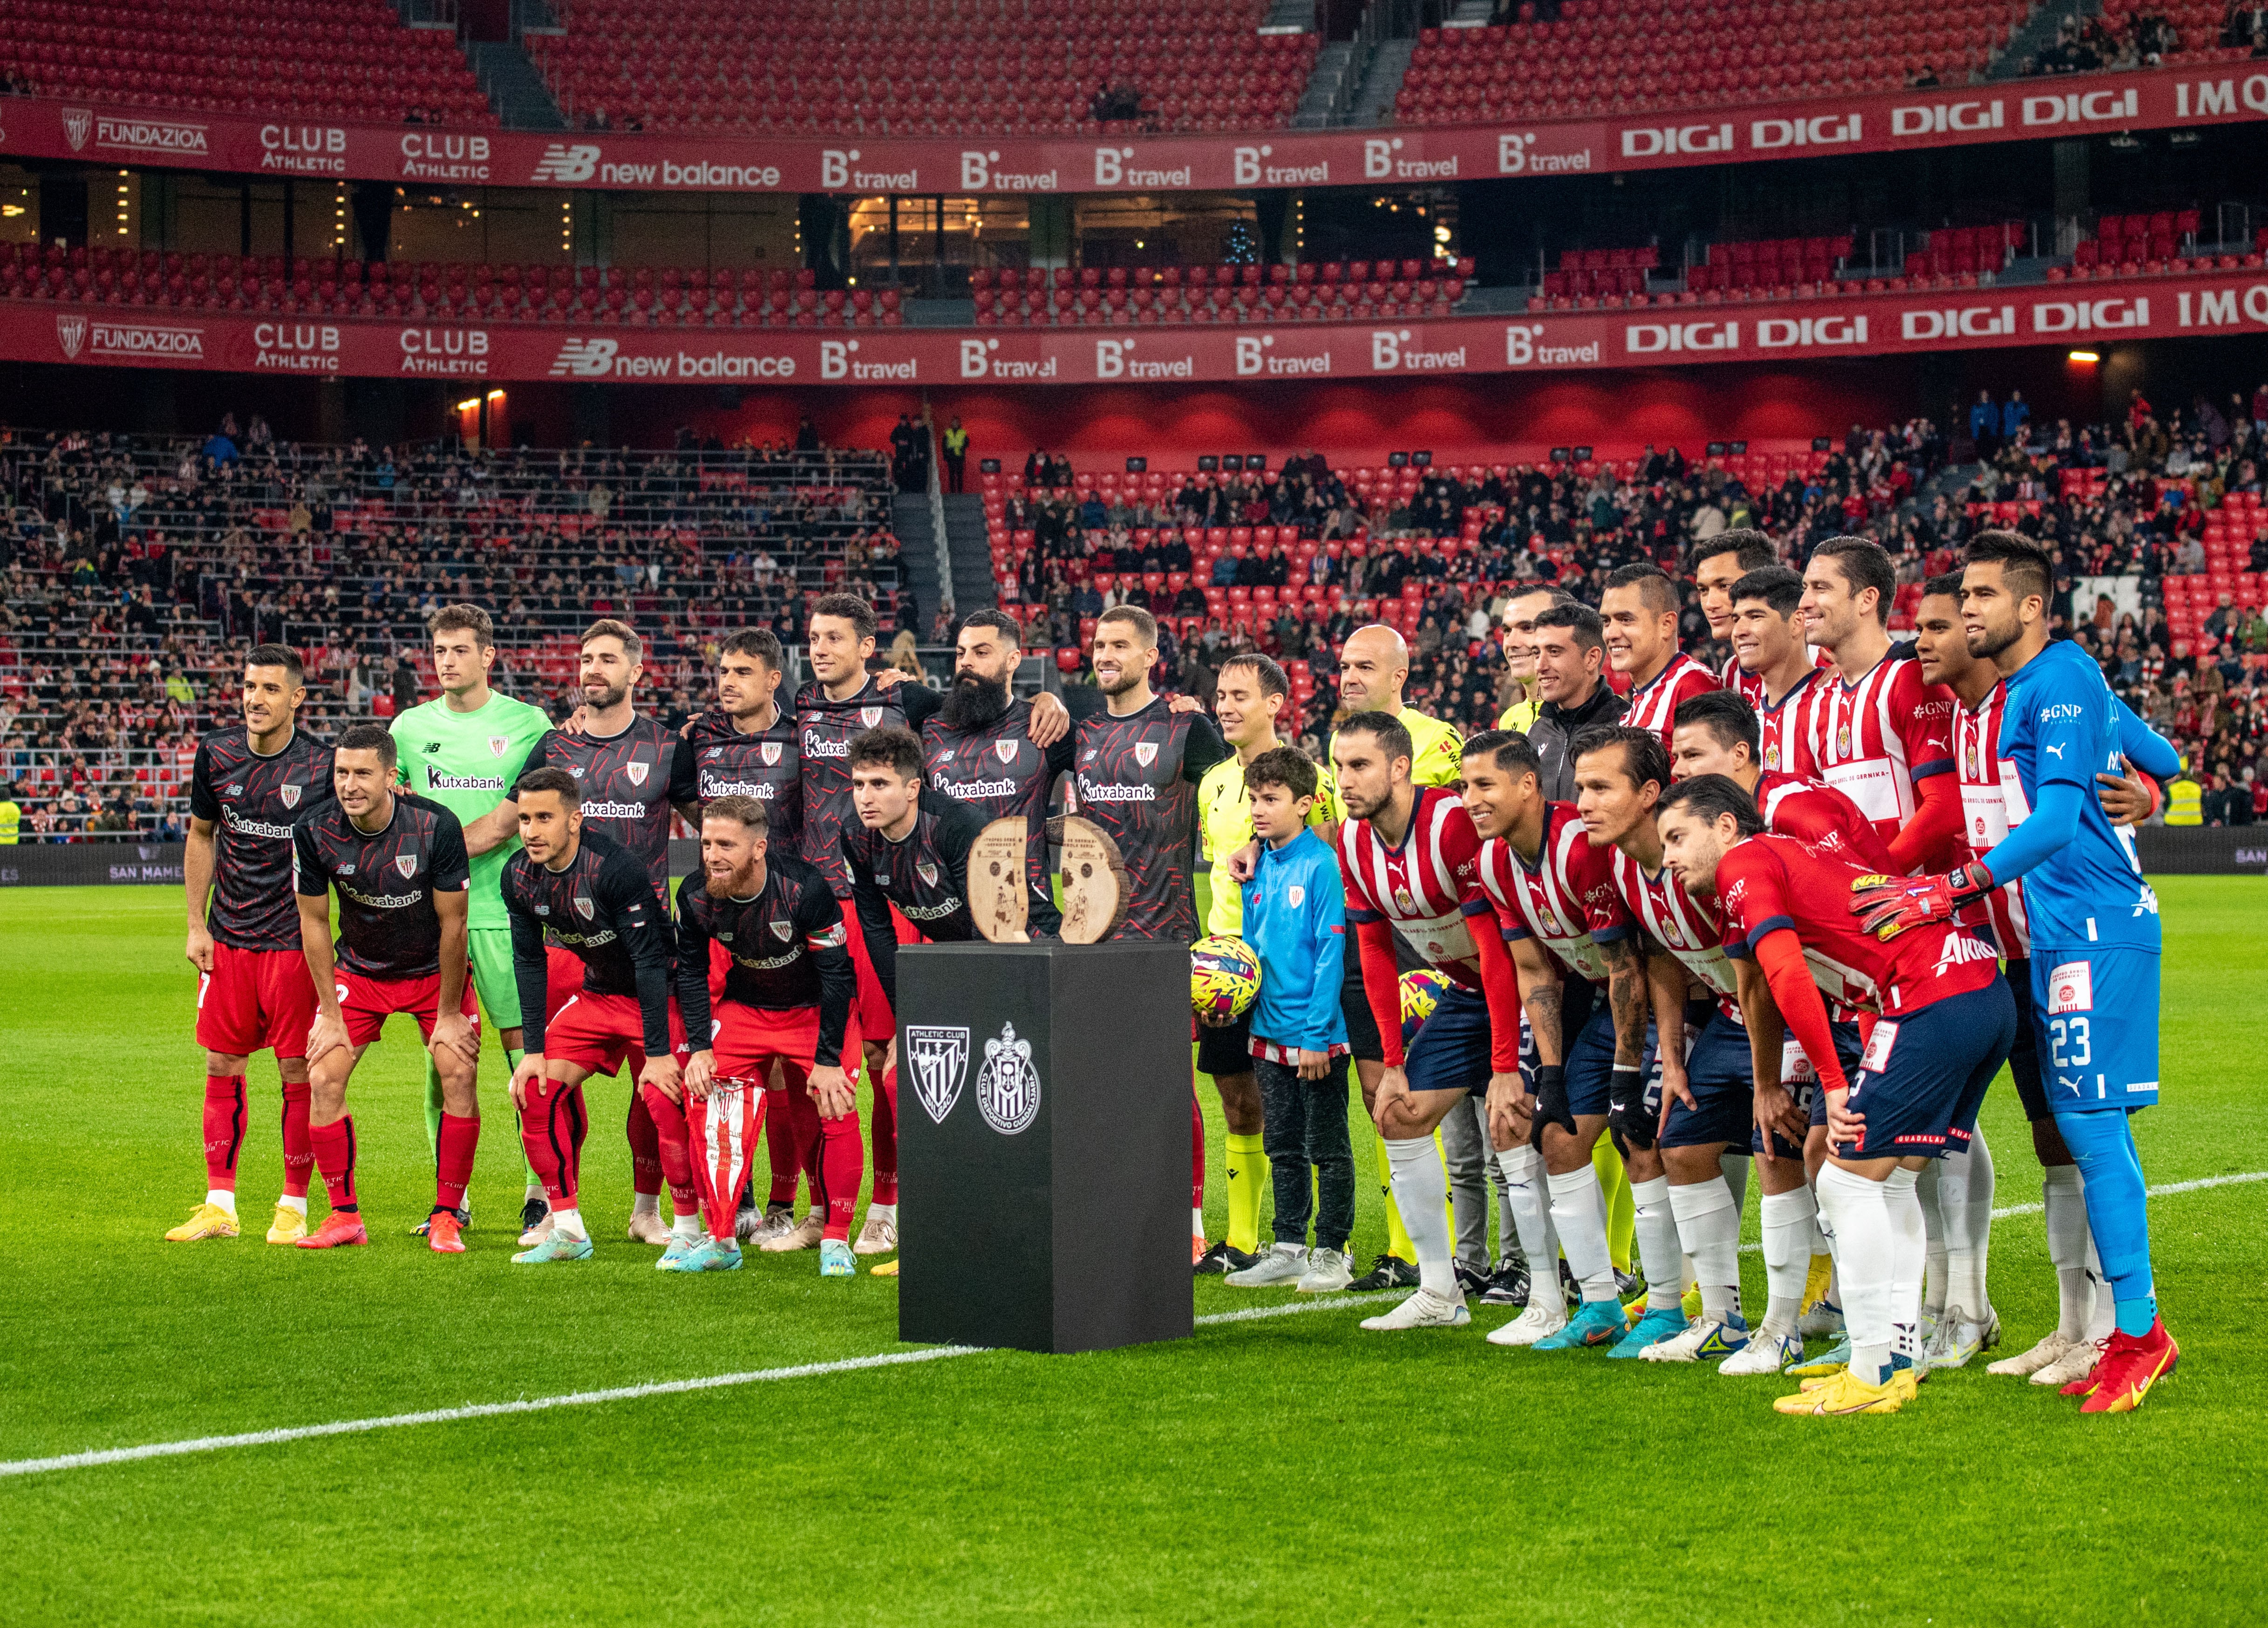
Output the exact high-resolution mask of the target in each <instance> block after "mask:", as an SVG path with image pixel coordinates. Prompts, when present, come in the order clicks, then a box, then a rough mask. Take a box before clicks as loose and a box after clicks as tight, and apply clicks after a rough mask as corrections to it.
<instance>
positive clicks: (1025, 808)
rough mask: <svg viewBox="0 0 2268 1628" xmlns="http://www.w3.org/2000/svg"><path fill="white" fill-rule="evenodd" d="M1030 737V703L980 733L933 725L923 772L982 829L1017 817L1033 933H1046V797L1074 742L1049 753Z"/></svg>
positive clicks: (1049, 906)
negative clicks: (1022, 837) (986, 824)
mask: <svg viewBox="0 0 2268 1628" xmlns="http://www.w3.org/2000/svg"><path fill="white" fill-rule="evenodd" d="M1031 732H1032V704H1031V703H1030V702H1028V701H1014V702H1011V703H1010V704H1009V706H1008V710H1007V711H1005V712H1004V713H1002V714H1001V715H1000V717H999V718H998V719H996V720H995V721H994V722H992V723H991V724H990V725H988V726H985V727H983V728H982V729H950V728H947V727H946V723H945V720H944V718H941V717H940V718H931V719H930V720H929V722H928V723H927V724H925V725H924V726H923V727H922V768H923V770H924V772H926V774H927V775H928V777H929V783H930V785H933V786H935V787H936V788H937V789H938V790H939V791H940V792H944V793H945V794H946V796H947V797H950V798H952V799H953V800H954V801H955V802H957V803H961V804H965V805H966V806H967V807H970V808H973V809H975V810H976V812H977V813H978V814H981V815H983V818H984V820H985V821H987V822H990V821H994V820H1005V819H1008V818H1010V817H1012V816H1013V815H1017V814H1021V815H1022V816H1023V819H1024V830H1025V833H1026V841H1025V851H1024V873H1025V876H1026V878H1027V880H1028V881H1029V882H1030V884H1031V895H1032V900H1031V910H1030V911H1029V917H1030V921H1031V924H1032V929H1033V931H1034V932H1035V933H1040V934H1052V933H1053V932H1055V931H1056V924H1057V920H1058V919H1059V917H1058V915H1057V910H1056V895H1055V888H1053V887H1052V886H1051V885H1050V884H1049V880H1048V832H1047V820H1048V796H1049V792H1051V791H1052V790H1053V789H1054V786H1055V782H1056V777H1057V775H1060V774H1067V773H1069V772H1070V770H1071V762H1072V757H1073V754H1074V751H1075V749H1076V748H1077V745H1078V741H1077V739H1076V737H1075V736H1074V735H1073V734H1072V733H1071V732H1068V731H1066V732H1065V733H1064V738H1063V739H1062V740H1058V741H1057V742H1056V743H1055V744H1054V745H1053V746H1051V747H1041V746H1035V745H1034V744H1033V743H1032V738H1031Z"/></svg>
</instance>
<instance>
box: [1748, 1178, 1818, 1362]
mask: <svg viewBox="0 0 2268 1628" xmlns="http://www.w3.org/2000/svg"><path fill="white" fill-rule="evenodd" d="M1758 1207H1759V1208H1760V1209H1761V1210H1762V1211H1763V1212H1764V1293H1765V1298H1764V1331H1765V1332H1766V1333H1768V1334H1777V1335H1780V1336H1783V1337H1785V1336H1787V1335H1791V1334H1793V1333H1794V1332H1795V1322H1796V1318H1797V1317H1798V1315H1800V1313H1801V1312H1802V1309H1803V1285H1804V1279H1805V1278H1807V1277H1808V1276H1809V1274H1810V1271H1811V1241H1812V1239H1813V1237H1814V1236H1815V1234H1816V1230H1817V1229H1816V1227H1815V1223H1814V1218H1815V1216H1817V1215H1818V1213H1819V1204H1818V1202H1817V1200H1815V1199H1814V1198H1813V1197H1812V1196H1811V1190H1810V1189H1809V1188H1808V1187H1799V1188H1797V1189H1796V1190H1794V1191H1793V1192H1789V1193H1766V1194H1765V1195H1764V1201H1763V1203H1762V1204H1760V1205H1759V1206H1758Z"/></svg>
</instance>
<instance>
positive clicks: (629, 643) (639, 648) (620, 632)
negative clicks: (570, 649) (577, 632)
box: [577, 616, 645, 666]
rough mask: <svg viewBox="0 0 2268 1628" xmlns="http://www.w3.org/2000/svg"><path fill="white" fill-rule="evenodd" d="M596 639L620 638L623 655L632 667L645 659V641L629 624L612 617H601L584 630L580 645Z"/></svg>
mask: <svg viewBox="0 0 2268 1628" xmlns="http://www.w3.org/2000/svg"><path fill="white" fill-rule="evenodd" d="M594 638H618V639H620V640H622V654H623V655H625V656H627V657H628V658H629V659H630V663H631V665H632V666H636V665H637V663H639V662H641V661H644V659H645V641H644V639H642V638H640V637H638V636H637V634H636V633H634V632H633V631H631V630H630V623H629V622H616V621H615V619H614V618H613V617H612V616H601V617H600V618H599V620H598V621H596V622H593V623H592V624H591V625H590V626H589V627H587V628H585V629H584V630H583V637H581V638H580V639H579V640H578V641H577V643H578V645H588V644H589V643H590V642H591V641H592V640H593V639H594Z"/></svg>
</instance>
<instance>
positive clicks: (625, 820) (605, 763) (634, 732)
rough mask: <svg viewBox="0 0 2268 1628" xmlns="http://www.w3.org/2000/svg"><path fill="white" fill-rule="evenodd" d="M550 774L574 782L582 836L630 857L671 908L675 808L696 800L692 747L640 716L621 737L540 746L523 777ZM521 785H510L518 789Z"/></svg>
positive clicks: (552, 740) (559, 733)
mask: <svg viewBox="0 0 2268 1628" xmlns="http://www.w3.org/2000/svg"><path fill="white" fill-rule="evenodd" d="M546 768H549V769H563V770H566V771H567V772H568V773H569V774H571V775H573V776H574V777H575V781H576V784H577V785H578V786H580V787H581V788H582V793H583V829H585V830H586V831H591V830H595V831H597V832H598V833H599V834H600V836H607V837H610V838H612V839H613V840H614V841H615V843H617V844H618V845H620V846H621V847H623V848H626V849H628V850H629V851H630V855H631V857H632V858H635V859H637V861H638V863H639V864H641V865H643V866H645V869H646V877H647V879H648V880H650V881H651V882H652V885H653V891H654V895H655V897H657V898H659V899H660V900H661V901H662V902H663V904H664V905H665V906H666V904H667V903H668V901H669V820H670V814H671V806H672V805H673V804H675V803H689V802H691V801H692V800H693V781H694V775H693V746H692V743H691V742H690V741H688V740H680V739H679V738H678V735H677V732H676V731H674V730H673V729H670V728H668V727H667V726H665V725H664V724H662V723H661V721H660V720H659V719H658V718H647V717H645V716H644V715H643V714H641V715H639V716H637V717H634V718H631V719H630V724H629V726H628V727H626V728H625V729H623V730H622V732H621V733H619V734H612V735H592V734H581V735H576V734H569V733H567V732H566V731H564V730H561V729H555V730H553V731H552V732H551V733H549V734H547V735H545V736H544V737H543V738H542V739H541V740H538V741H537V742H536V743H535V749H534V751H532V752H530V753H529V754H528V755H527V762H524V763H522V764H521V765H520V766H519V774H520V775H524V774H526V773H527V771H528V770H531V769H546ZM512 780H513V783H514V784H515V785H517V784H518V782H519V775H514V776H513V777H512Z"/></svg>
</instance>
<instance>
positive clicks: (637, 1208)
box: [630, 1193, 661, 1220]
mask: <svg viewBox="0 0 2268 1628" xmlns="http://www.w3.org/2000/svg"><path fill="white" fill-rule="evenodd" d="M660 1213H661V1195H660V1194H659V1193H640V1194H639V1195H638V1196H637V1201H636V1202H635V1203H633V1204H631V1205H630V1219H633V1220H635V1219H637V1218H638V1217H639V1216H641V1215H659V1214H660Z"/></svg>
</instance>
